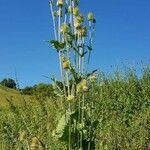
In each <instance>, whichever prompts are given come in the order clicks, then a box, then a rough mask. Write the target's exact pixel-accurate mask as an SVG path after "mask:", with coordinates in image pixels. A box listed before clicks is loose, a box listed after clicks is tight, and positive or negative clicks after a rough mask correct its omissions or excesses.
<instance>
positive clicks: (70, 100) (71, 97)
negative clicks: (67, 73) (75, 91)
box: [67, 95, 75, 102]
mask: <svg viewBox="0 0 150 150" xmlns="http://www.w3.org/2000/svg"><path fill="white" fill-rule="evenodd" d="M74 98H75V97H74V95H68V96H67V101H68V102H72V101H73V100H74Z"/></svg>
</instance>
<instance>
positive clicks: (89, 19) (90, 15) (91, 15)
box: [87, 12, 94, 21]
mask: <svg viewBox="0 0 150 150" xmlns="http://www.w3.org/2000/svg"><path fill="white" fill-rule="evenodd" d="M93 19H94V17H93V13H92V12H90V13H88V15H87V20H88V21H93Z"/></svg>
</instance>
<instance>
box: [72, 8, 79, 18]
mask: <svg viewBox="0 0 150 150" xmlns="http://www.w3.org/2000/svg"><path fill="white" fill-rule="evenodd" d="M78 14H79V9H78V7H74V8H73V15H74V16H78Z"/></svg>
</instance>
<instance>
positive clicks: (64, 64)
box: [63, 60, 70, 69]
mask: <svg viewBox="0 0 150 150" xmlns="http://www.w3.org/2000/svg"><path fill="white" fill-rule="evenodd" d="M69 65H70V62H69V60H65V61H64V62H63V68H64V69H69Z"/></svg>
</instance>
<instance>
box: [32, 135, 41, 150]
mask: <svg viewBox="0 0 150 150" xmlns="http://www.w3.org/2000/svg"><path fill="white" fill-rule="evenodd" d="M39 147H40V142H39V140H38V139H37V137H33V138H32V139H31V150H38V149H39Z"/></svg>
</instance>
